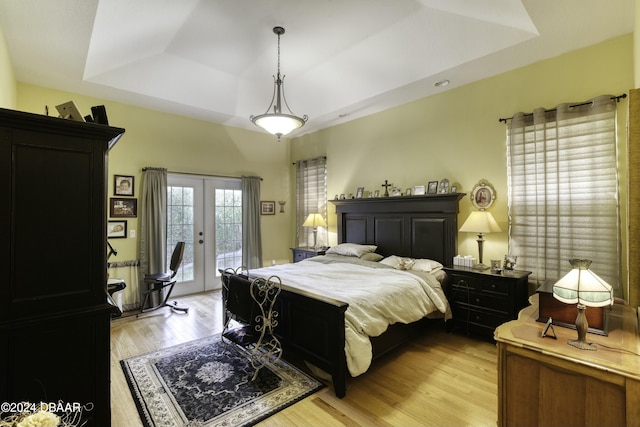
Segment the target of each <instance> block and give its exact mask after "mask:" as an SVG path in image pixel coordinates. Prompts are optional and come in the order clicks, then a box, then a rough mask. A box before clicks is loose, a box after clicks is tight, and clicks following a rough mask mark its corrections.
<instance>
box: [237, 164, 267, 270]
mask: <svg viewBox="0 0 640 427" xmlns="http://www.w3.org/2000/svg"><path fill="white" fill-rule="evenodd" d="M242 265H244V266H245V267H247V268H249V269H252V268H260V267H262V231H261V228H260V177H257V176H243V177H242Z"/></svg>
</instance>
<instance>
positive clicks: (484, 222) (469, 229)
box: [460, 211, 502, 270]
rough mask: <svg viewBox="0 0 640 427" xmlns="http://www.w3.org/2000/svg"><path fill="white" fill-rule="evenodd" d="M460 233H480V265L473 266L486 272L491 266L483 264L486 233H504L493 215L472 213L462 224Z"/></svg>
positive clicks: (482, 212)
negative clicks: (484, 236)
mask: <svg viewBox="0 0 640 427" xmlns="http://www.w3.org/2000/svg"><path fill="white" fill-rule="evenodd" d="M460 231H462V232H463V233H478V239H477V242H478V264H475V265H474V266H473V268H474V269H476V270H486V269H487V268H489V266H487V265H484V264H483V263H482V245H483V244H484V238H483V237H482V235H483V234H484V233H496V232H500V231H502V230H501V229H500V226H499V225H498V223H497V222H496V220H495V219H493V215H491V213H490V212H487V211H476V212H471V215H469V218H467V220H466V221H465V222H464V224H462V227H460Z"/></svg>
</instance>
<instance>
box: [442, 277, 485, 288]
mask: <svg viewBox="0 0 640 427" xmlns="http://www.w3.org/2000/svg"><path fill="white" fill-rule="evenodd" d="M449 277H450V279H449V286H450V287H451V289H452V290H453V291H460V290H476V289H478V290H479V289H481V282H482V279H478V278H477V277H473V276H466V275H464V274H456V273H449Z"/></svg>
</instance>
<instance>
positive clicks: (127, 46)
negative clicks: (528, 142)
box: [0, 0, 633, 136]
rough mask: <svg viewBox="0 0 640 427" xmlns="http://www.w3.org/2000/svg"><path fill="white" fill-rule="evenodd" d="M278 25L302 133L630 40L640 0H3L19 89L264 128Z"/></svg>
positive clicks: (1, 14) (2, 19)
mask: <svg viewBox="0 0 640 427" xmlns="http://www.w3.org/2000/svg"><path fill="white" fill-rule="evenodd" d="M613 4H615V7H612V6H613ZM274 26H282V27H284V28H285V30H286V33H285V34H284V35H282V37H281V71H282V73H283V74H284V75H285V76H286V77H285V80H284V81H285V95H286V97H287V102H288V105H289V106H290V107H291V109H292V110H293V112H294V113H295V114H298V115H304V114H306V115H308V116H309V122H308V123H307V124H306V125H305V126H304V127H303V128H301V129H299V130H298V131H295V132H294V133H292V134H291V135H290V136H299V135H302V134H304V133H308V132H311V131H316V130H319V129H322V128H326V127H329V126H333V125H336V124H339V123H343V122H344V121H346V120H352V119H354V118H358V117H361V116H364V115H368V114H372V113H374V112H378V111H382V110H385V109H388V108H391V107H393V106H396V105H399V104H402V103H406V102H409V101H412V100H415V99H418V98H421V97H425V96H429V95H432V94H434V93H439V92H442V91H444V90H451V89H452V88H455V87H459V86H461V85H464V84H467V83H470V82H473V81H476V80H480V79H483V78H486V77H489V76H492V75H495V74H498V73H501V72H504V71H507V70H510V69H514V68H517V67H521V66H524V65H527V64H530V63H533V62H536V61H539V60H542V59H545V58H550V57H553V56H557V55H560V54H562V53H565V52H569V51H572V50H575V49H578V48H581V47H585V46H588V45H591V44H594V43H597V42H600V41H603V40H606V39H610V38H613V37H617V36H620V35H623V34H627V33H631V32H632V31H633V0H616V1H615V2H605V1H602V0H561V1H558V0H522V1H519V0H487V1H477V0H401V1H400V0H342V1H340V0H242V1H239V0H179V1H176V0H134V1H132V0H55V1H49V0H11V1H6V0H5V1H1V2H0V27H1V28H2V30H3V31H4V34H5V39H6V41H7V44H8V48H9V54H10V56H11V61H12V64H13V66H14V71H15V74H16V78H17V79H18V81H21V82H25V83H30V84H35V85H40V86H45V87H51V88H55V89H60V90H64V91H69V92H74V93H79V94H84V95H89V96H94V97H98V98H101V99H105V100H112V101H119V102H124V103H127V104H132V105H138V106H142V107H146V108H151V109H156V110H160V111H166V112H170V113H175V114H180V115H184V116H189V117H194V118H197V119H202V120H207V121H212V122H217V123H223V124H226V125H230V126H238V127H243V128H248V129H253V130H258V131H259V129H258V128H257V127H255V126H254V125H253V124H252V123H251V122H250V121H249V116H250V115H252V114H261V113H263V112H264V111H265V109H266V108H267V106H268V105H269V101H270V100H271V96H272V91H273V77H272V76H273V74H275V73H276V68H277V37H276V35H275V34H273V32H272V28H273V27H274ZM445 79H446V80H449V82H450V83H449V84H448V85H440V86H437V85H434V84H435V83H436V82H438V81H442V80H445ZM64 101H67V100H66V99H61V100H60V102H61V103H62V102H64Z"/></svg>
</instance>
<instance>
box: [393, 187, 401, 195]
mask: <svg viewBox="0 0 640 427" xmlns="http://www.w3.org/2000/svg"><path fill="white" fill-rule="evenodd" d="M398 196H402V190H400V189H399V188H394V189H393V190H391V197H398Z"/></svg>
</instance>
